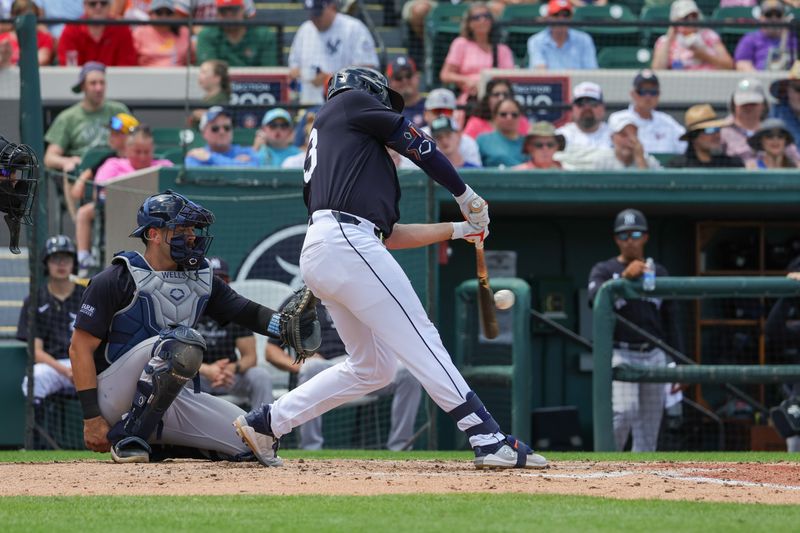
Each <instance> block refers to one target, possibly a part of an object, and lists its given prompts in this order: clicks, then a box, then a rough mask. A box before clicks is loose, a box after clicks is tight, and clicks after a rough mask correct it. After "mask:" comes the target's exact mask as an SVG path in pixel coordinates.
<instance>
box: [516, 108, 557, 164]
mask: <svg viewBox="0 0 800 533" xmlns="http://www.w3.org/2000/svg"><path fill="white" fill-rule="evenodd" d="M566 145H567V141H566V139H565V138H564V136H563V135H561V134H559V133H556V129H555V127H553V125H552V124H550V123H549V122H546V121H544V120H543V121H540V122H535V123H533V124H531V127H530V129H529V130H528V134H527V135H526V136H525V141H524V142H523V144H522V153H524V154H527V155H528V156H530V159H528V160H527V161H525V162H524V163H520V164H519V165H516V166H515V167H512V168H513V170H534V169H535V170H545V169H551V168H562V167H561V163H559V162H558V161H556V160H555V159H554V157H553V156H555V154H556V152H561V151H563V150H564V148H565V147H566Z"/></svg>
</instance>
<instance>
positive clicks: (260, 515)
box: [0, 494, 800, 533]
mask: <svg viewBox="0 0 800 533" xmlns="http://www.w3.org/2000/svg"><path fill="white" fill-rule="evenodd" d="M798 523H800V508H798V507H797V506H788V505H787V506H766V505H736V504H727V503H696V502H670V501H641V500H627V501H626V500H610V499H604V498H592V497H565V496H558V495H552V496H550V495H548V496H530V495H519V494H503V495H499V494H464V495H432V494H415V495H407V496H396V495H392V496H361V497H357V496H312V497H303V496H216V497H163V496H161V497H156V496H152V497H151V496H148V497H127V496H126V497H113V496H103V497H93V498H90V497H57V498H31V497H12V498H2V499H0V524H2V528H3V531H4V532H12V531H24V532H26V533H27V532H34V531H47V532H56V531H75V530H78V529H79V530H80V531H81V533H91V532H95V531H97V532H102V533H107V532H110V531H148V532H150V531H192V532H198V531H216V532H221V531H279V532H281V533H283V532H291V531H302V532H304V533H307V532H309V531H313V532H314V533H319V532H325V531H347V532H348V533H349V532H359V531H368V532H370V533H374V532H383V531H392V532H394V531H415V532H416V531H447V532H458V533H461V532H469V531H482V532H485V531H502V532H507V531H614V532H616V531H647V532H648V533H650V532H655V531H669V532H671V533H674V532H676V531H680V532H686V531H703V532H704V533H710V532H714V531H724V532H726V533H729V532H730V531H748V532H750V531H765V532H766V531H769V532H774V531H792V530H794V528H795V527H797V524H798ZM78 524H79V525H78Z"/></svg>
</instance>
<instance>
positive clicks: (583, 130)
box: [557, 81, 611, 151]
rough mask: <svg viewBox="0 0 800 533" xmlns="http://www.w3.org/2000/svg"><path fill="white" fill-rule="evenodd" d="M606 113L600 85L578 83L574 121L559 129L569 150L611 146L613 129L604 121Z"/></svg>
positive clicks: (574, 100)
mask: <svg viewBox="0 0 800 533" xmlns="http://www.w3.org/2000/svg"><path fill="white" fill-rule="evenodd" d="M605 114H606V106H605V105H604V104H603V90H602V89H601V88H600V86H599V85H597V84H596V83H593V82H591V81H585V82H583V83H579V84H578V85H576V86H575V89H574V90H573V91H572V122H570V123H568V124H565V125H563V126H562V127H560V128H559V129H558V130H557V133H559V134H561V135H563V136H564V138H566V140H567V151H572V150H578V149H581V150H584V151H585V150H587V149H588V150H595V149H598V148H609V147H610V146H611V129H610V128H609V127H608V124H606V123H605V122H604V121H603V117H605Z"/></svg>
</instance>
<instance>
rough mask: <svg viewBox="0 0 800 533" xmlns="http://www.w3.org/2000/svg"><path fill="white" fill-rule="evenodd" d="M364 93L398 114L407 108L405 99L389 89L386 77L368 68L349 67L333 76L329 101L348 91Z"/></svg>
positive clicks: (329, 85)
mask: <svg viewBox="0 0 800 533" xmlns="http://www.w3.org/2000/svg"><path fill="white" fill-rule="evenodd" d="M351 89H353V90H356V91H364V92H367V93H369V94H371V95H372V96H374V97H375V98H377V99H378V101H379V102H381V103H382V104H383V105H385V106H386V107H388V108H389V109H394V110H395V111H397V112H398V113H399V112H401V111H402V110H403V108H404V107H405V102H404V101H403V97H402V96H401V95H400V93H398V92H397V91H395V90H394V89H391V88H390V87H389V80H387V79H386V76H384V75H383V74H381V73H380V72H378V71H377V70H375V69H371V68H368V67H347V68H343V69H342V70H340V71H339V72H337V73H336V74H334V75H333V77H332V78H331V81H330V83H329V84H328V100H330V99H331V98H333V97H334V96H336V95H337V94H339V93H341V92H343V91H347V90H351Z"/></svg>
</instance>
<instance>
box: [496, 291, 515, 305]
mask: <svg viewBox="0 0 800 533" xmlns="http://www.w3.org/2000/svg"><path fill="white" fill-rule="evenodd" d="M494 305H495V307H497V308H498V309H509V308H511V306H513V305H514V293H513V292H511V291H510V290H508V289H500V290H499V291H497V292H496V293H494Z"/></svg>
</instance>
